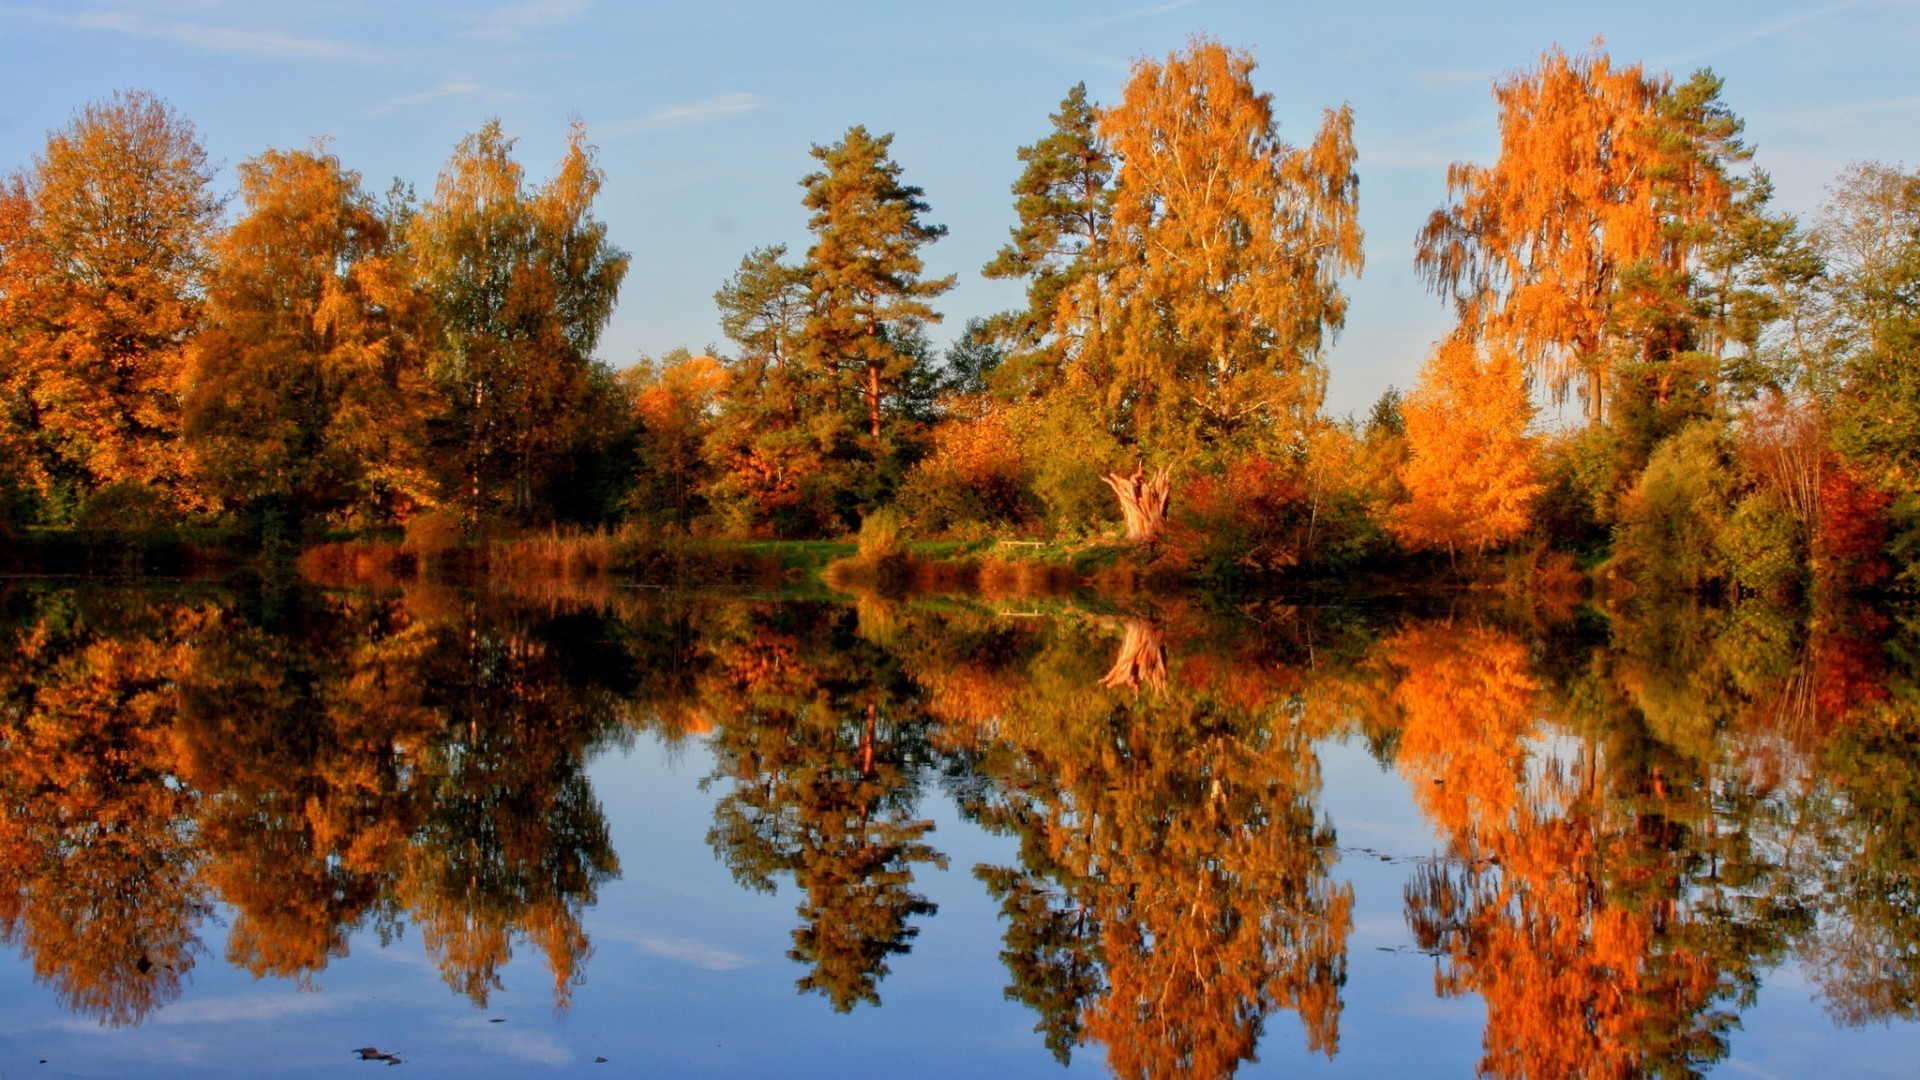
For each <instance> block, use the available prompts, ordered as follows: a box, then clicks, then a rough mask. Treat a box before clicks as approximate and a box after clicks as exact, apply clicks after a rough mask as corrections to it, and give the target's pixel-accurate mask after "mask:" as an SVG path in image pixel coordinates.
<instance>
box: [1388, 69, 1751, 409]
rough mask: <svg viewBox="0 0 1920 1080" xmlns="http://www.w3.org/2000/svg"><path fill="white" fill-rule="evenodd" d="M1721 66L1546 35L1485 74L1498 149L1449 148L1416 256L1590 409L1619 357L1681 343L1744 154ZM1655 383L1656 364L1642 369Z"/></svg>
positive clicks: (1658, 358)
mask: <svg viewBox="0 0 1920 1080" xmlns="http://www.w3.org/2000/svg"><path fill="white" fill-rule="evenodd" d="M1719 90H1720V81H1719V80H1718V79H1717V78H1715V77H1714V76H1713V75H1712V74H1711V73H1709V72H1705V71H1702V72H1699V73H1697V74H1695V75H1694V76H1693V77H1692V78H1691V79H1690V80H1689V81H1688V82H1686V83H1684V84H1682V85H1681V86H1678V87H1676V86H1674V85H1673V83H1672V80H1671V79H1670V78H1668V77H1666V76H1664V75H1654V74H1650V73H1648V72H1646V71H1645V70H1644V69H1642V68H1641V66H1640V65H1638V64H1632V65H1628V66H1625V67H1616V66H1614V64H1613V61H1612V60H1611V59H1610V58H1609V57H1608V56H1607V55H1606V54H1605V53H1604V52H1600V51H1597V50H1596V51H1594V52H1591V53H1585V54H1581V55H1577V56H1568V55H1567V54H1566V53H1564V52H1562V51H1560V50H1559V49H1558V48H1555V49H1551V50H1549V51H1548V52H1546V53H1545V54H1543V55H1542V56H1541V58H1540V63H1539V65H1538V67H1537V68H1536V69H1534V70H1532V71H1526V72H1518V73H1515V74H1513V75H1510V76H1508V77H1507V78H1505V79H1502V80H1501V81H1499V82H1498V83H1496V84H1495V86H1494V97H1495V99H1496V100H1497V101H1498V102H1499V104H1500V157H1499V159H1498V160H1497V161H1496V162H1495V163H1494V164H1493V165H1491V166H1478V165H1473V164H1469V163H1466V162H1456V163H1455V164H1454V165H1453V166H1452V167H1451V168H1450V169H1449V170H1448V173H1447V186H1448V189H1449V192H1450V196H1451V205H1449V206H1447V207H1445V208H1443V209H1441V210H1436V211H1435V212H1434V214H1433V216H1432V218H1431V219H1430V220H1429V221H1428V223H1427V225H1426V227H1425V228H1424V229H1423V230H1422V231H1421V234H1420V240H1419V249H1418V256H1417V261H1418V263H1419V266H1420V268H1421V270H1422V272H1423V273H1424V274H1425V275H1426V277H1427V280H1428V282H1429V284H1430V285H1431V286H1432V287H1434V288H1435V289H1436V290H1439V291H1442V292H1444V293H1446V294H1448V295H1449V296H1450V297H1451V298H1452V299H1453V301H1454V302H1455V304H1456V305H1457V306H1458V308H1459V312H1460V317H1461V320H1462V321H1463V323H1465V324H1466V325H1467V326H1469V327H1471V328H1472V329H1473V332H1474V333H1475V334H1476V335H1484V336H1486V337H1487V338H1489V339H1491V340H1494V341H1497V342H1499V343H1502V344H1503V345H1505V346H1506V347H1508V348H1510V349H1512V350H1514V351H1515V352H1516V353H1518V354H1519V356H1520V357H1521V359H1522V360H1523V361H1524V362H1525V363H1526V364H1527V365H1529V366H1530V367H1531V368H1532V369H1533V370H1534V371H1535V372H1536V374H1538V375H1539V376H1540V378H1541V380H1542V382H1543V383H1544V385H1545V386H1546V387H1547V388H1548V389H1549V390H1550V391H1551V392H1552V393H1553V394H1554V395H1555V397H1556V398H1557V399H1561V400H1564V398H1565V397H1566V395H1567V392H1568V390H1569V388H1570V387H1571V386H1572V385H1573V384H1574V383H1576V382H1578V383H1580V384H1582V385H1583V388H1584V404H1585V407H1586V411H1587V416H1588V418H1589V419H1590V420H1591V421H1594V422H1598V421H1599V420H1600V419H1601V418H1602V417H1603V416H1604V415H1605V410H1606V405H1607V402H1608V400H1609V398H1610V397H1611V396H1612V393H1613V380H1614V369H1615V368H1616V366H1617V365H1618V364H1620V363H1622V362H1626V361H1634V360H1638V361H1644V362H1665V361H1668V360H1671V359H1673V358H1674V356H1675V355H1677V354H1678V353H1680V352H1682V351H1685V350H1687V349H1691V348H1693V347H1695V338H1696V334H1695V329H1696V328H1695V326H1694V325H1693V322H1694V320H1693V316H1692V315H1691V314H1690V307H1691V304H1690V300H1689V296H1690V293H1691V292H1692V291H1693V289H1692V282H1691V280H1690V275H1691V273H1692V270H1693V269H1694V267H1695V263H1696V255H1697V254H1698V252H1699V250H1700V247H1701V244H1702V242H1703V240H1704V239H1705V238H1706V237H1707V236H1708V234H1709V233H1710V232H1711V231H1712V229H1713V227H1714V225H1715V224H1716V222H1717V221H1719V220H1720V219H1722V218H1723V217H1724V216H1725V215H1726V214H1727V212H1728V209H1729V207H1730V205H1731V201H1732V196H1733V194H1734V187H1735V182H1734V181H1733V179H1731V178H1730V177H1729V176H1728V173H1727V170H1728V168H1729V166H1730V165H1732V164H1733V163H1735V162H1738V161H1740V160H1743V159H1744V158H1745V157H1746V156H1747V151H1746V150H1745V148H1744V147H1743V146H1742V145H1741V144H1740V142H1739V141H1738V138H1737V136H1738V134H1739V130H1740V124H1739V121H1738V120H1736V119H1735V118H1734V117H1733V116H1732V115H1731V114H1730V113H1729V112H1728V111H1727V110H1726V108H1725V107H1724V106H1723V105H1722V104H1721V103H1720V101H1719V99H1718V94H1719ZM1656 378H1657V379H1658V380H1659V381H1661V383H1662V385H1664V380H1665V378H1666V376H1664V375H1663V376H1657V377H1656Z"/></svg>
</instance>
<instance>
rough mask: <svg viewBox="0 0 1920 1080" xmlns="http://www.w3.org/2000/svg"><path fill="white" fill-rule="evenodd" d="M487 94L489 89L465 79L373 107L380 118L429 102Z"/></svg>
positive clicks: (388, 100)
mask: <svg viewBox="0 0 1920 1080" xmlns="http://www.w3.org/2000/svg"><path fill="white" fill-rule="evenodd" d="M486 92H487V88H486V87H484V86H481V85H479V84H478V83H473V82H468V81H466V80H464V79H455V80H453V81H451V82H445V83H442V84H440V85H439V86H436V87H434V88H433V89H431V90H422V91H420V92H419V93H417V94H402V95H400V96H399V97H396V98H388V99H387V100H386V101H383V102H381V103H380V104H378V105H375V106H374V107H373V113H374V115H376V116H378V115H380V114H383V113H390V112H392V111H394V110H395V109H405V108H410V107H412V106H414V105H423V104H425V103H427V102H429V101H437V100H439V99H441V98H450V97H468V96H470V95H473V94H484V93H486Z"/></svg>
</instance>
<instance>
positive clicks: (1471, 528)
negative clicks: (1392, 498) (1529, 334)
mask: <svg viewBox="0 0 1920 1080" xmlns="http://www.w3.org/2000/svg"><path fill="white" fill-rule="evenodd" d="M1400 412H1401V414H1402V415H1403V417H1404V423H1405V431H1406V435H1405V438H1406V454H1407V457H1406V461H1405V463H1404V464H1403V465H1402V466H1401V467H1400V470H1399V476H1400V482H1401V484H1402V485H1403V486H1404V487H1405V489H1406V501H1405V502H1403V503H1401V504H1400V505H1399V506H1397V507H1395V508H1394V509H1393V511H1392V519H1391V522H1390V525H1391V528H1392V529H1393V531H1394V533H1395V534H1396V535H1398V536H1399V537H1400V539H1401V540H1402V541H1404V542H1406V543H1408V544H1410V545H1412V546H1414V547H1444V548H1446V549H1447V550H1448V551H1453V550H1455V549H1456V548H1459V547H1467V548H1471V549H1472V550H1474V551H1484V550H1486V549H1487V547H1489V546H1491V545H1494V544H1499V543H1502V542H1504V541H1507V540H1512V539H1514V538H1515V537H1517V536H1519V535H1520V534H1521V533H1523V532H1525V531H1526V530H1527V527H1528V525H1529V524H1530V523H1531V521H1532V503H1533V499H1534V496H1535V495H1536V494H1538V493H1539V491H1540V487H1541V485H1540V483H1539V480H1538V472H1537V468H1536V466H1535V463H1534V459H1535V456H1536V455H1535V447H1534V440H1533V439H1531V438H1530V437H1529V436H1528V434H1527V426H1528V424H1529V423H1530V422H1531V421H1532V419H1533V403H1532V401H1531V400H1529V398H1528V395H1527V386H1526V380H1525V378H1524V377H1523V376H1522V374H1521V371H1520V362H1519V359H1518V357H1516V356H1515V355H1514V354H1513V353H1512V352H1510V351H1508V350H1507V349H1505V348H1503V347H1501V346H1499V345H1488V346H1485V347H1481V346H1478V345H1475V344H1474V343H1473V342H1471V341H1467V340H1463V339H1461V338H1458V337H1455V338H1452V339H1449V340H1448V341H1446V342H1445V343H1444V344H1442V345H1441V346H1440V347H1439V348H1438V349H1436V350H1434V353H1433V355H1432V356H1431V357H1429V358H1428V360H1427V363H1426V366H1425V367H1424V368H1423V369H1422V370H1421V372H1420V381H1419V382H1418V383H1417V384H1416V385H1415V386H1414V390H1413V393H1411V394H1409V395H1407V397H1406V400H1405V401H1404V402H1403V403H1402V404H1401V406H1400Z"/></svg>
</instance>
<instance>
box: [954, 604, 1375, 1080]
mask: <svg viewBox="0 0 1920 1080" xmlns="http://www.w3.org/2000/svg"><path fill="white" fill-rule="evenodd" d="M1075 636H1077V635H1067V634H1061V635H1059V637H1060V638H1062V639H1066V640H1055V641H1051V642H1038V643H1035V645H1034V646H1033V647H1031V648H1030V649H1029V654H1028V655H1027V656H1026V657H1024V658H1022V660H1021V661H1020V663H1021V664H1022V666H1023V668H1024V671H1025V673H1026V675H1027V676H1028V689H1027V693H1026V694H1025V695H1024V696H1023V697H1022V698H1021V699H1020V700H1018V701H1017V702H1016V703H1014V704H1013V705H1012V707H1011V708H1009V709H1008V710H1007V711H1005V712H1002V713H998V714H995V715H970V716H969V715H952V716H947V717H943V719H946V720H948V721H949V723H950V724H952V725H953V726H954V728H955V732H954V733H953V735H952V736H951V737H953V738H955V740H956V741H962V740H964V739H966V736H965V735H964V734H962V733H963V732H966V731H971V732H972V733H973V735H972V738H971V745H970V746H969V750H970V752H971V753H973V754H975V755H977V759H978V768H979V769H980V770H981V771H983V772H985V773H986V774H987V776H986V777H985V780H986V783H985V784H983V785H982V786H981V788H980V790H977V791H975V792H972V793H970V794H968V795H967V796H966V797H965V799H964V802H965V806H966V809H967V810H968V811H969V813H970V814H972V815H973V816H974V817H976V818H977V819H978V820H980V821H981V822H982V823H983V824H985V825H986V826H987V827H989V828H991V829H994V830H996V831H1002V832H1007V833H1011V834H1013V835H1015V836H1017V837H1019V839H1020V843H1021V865H1020V866H1019V867H990V866H989V867H981V868H979V870H977V871H976V873H977V875H978V876H980V877H981V878H982V879H983V880H984V881H985V882H986V883H987V885H988V887H989V888H990V889H991V890H992V892H993V893H994V895H995V896H996V897H997V898H998V899H999V900H1000V902H1001V908H1002V912H1003V914H1004V915H1005V916H1006V918H1007V919H1008V923H1009V929H1008V934H1007V948H1006V950H1005V951H1004V952H1003V953H1002V956H1003V957H1004V958H1005V959H1006V961H1007V963H1008V967H1009V970H1010V972H1011V973H1012V975H1013V978H1014V984H1013V986H1011V987H1010V988H1009V994H1010V995H1012V996H1014V997H1017V998H1018V999H1020V1000H1022V1001H1025V1002H1026V1003H1028V1004H1029V1005H1031V1006H1033V1007H1034V1008H1035V1009H1036V1010H1038V1011H1039V1012H1040V1013H1041V1021H1040V1024H1039V1026H1038V1030H1040V1031H1042V1032H1043V1034H1044V1035H1045V1037H1046V1039H1047V1043H1048V1045H1049V1046H1050V1047H1051V1048H1052V1049H1053V1050H1054V1052H1055V1054H1056V1055H1057V1056H1060V1057H1062V1058H1063V1059H1064V1058H1065V1057H1066V1055H1067V1054H1068V1053H1069V1052H1070V1049H1071V1046H1072V1045H1073V1044H1075V1043H1077V1042H1079V1041H1081V1040H1082V1039H1083V1038H1091V1039H1094V1040H1096V1041H1098V1042H1101V1043H1103V1044H1105V1046H1106V1054H1107V1063H1108V1065H1109V1067H1111V1068H1112V1069H1113V1070H1114V1071H1115V1072H1116V1073H1118V1074H1120V1075H1123V1076H1162V1075H1181V1076H1186V1075H1194V1076H1220V1075H1225V1074H1228V1073H1231V1072H1232V1071H1234V1069H1236V1068H1237V1067H1238V1064H1239V1063H1240V1062H1242V1061H1247V1060H1252V1058H1253V1056H1254V1052H1255V1048H1256V1044H1257V1042H1258V1040H1259V1037H1260V1034H1261V1031H1262V1028H1263V1025H1264V1022H1265V1018H1266V1016H1267V1015H1268V1014H1269V1013H1271V1012H1272V1011H1274V1010H1276V1009H1290V1010H1294V1011H1297V1012H1298V1013H1299V1014H1300V1017H1301V1020H1302V1023H1303V1024H1304V1025H1305V1026H1306V1030H1307V1038H1308V1043H1309V1045H1310V1046H1312V1047H1313V1048H1315V1049H1318V1050H1321V1051H1323V1052H1325V1053H1328V1054H1332V1053H1333V1052H1334V1049H1335V1047H1336V1045H1337V1042H1338V1017H1339V1011H1340V999H1339V988H1340V986H1341V984H1342V983H1343V982H1344V979H1345V968H1346V957H1345V947H1346V937H1347V933H1348V931H1349V929H1350V926H1351V905H1352V895H1351V892H1350V890H1348V889H1347V888H1345V887H1343V886H1335V885H1334V884H1333V883H1332V882H1331V881H1329V880H1328V878H1327V866H1328V864H1329V863H1330V862H1331V850H1332V841H1333V837H1332V831H1331V829H1329V828H1328V827H1327V826H1325V825H1324V824H1323V823H1322V822H1320V821H1319V820H1318V819H1317V815H1316V813H1315V807H1314V795H1315V793H1316V792H1317V789H1318V784H1319V778H1318V772H1317V765H1316V759H1315V758H1314V756H1313V753H1312V748H1311V741H1312V738H1313V737H1314V735H1315V734H1317V733H1316V732H1312V731H1309V730H1308V728H1307V727H1306V725H1304V724H1302V723H1301V722H1300V717H1299V714H1298V712H1297V710H1295V709H1294V708H1293V707H1292V704H1293V697H1292V693H1291V690H1293V689H1297V687H1298V678H1297V676H1292V677H1290V676H1289V675H1288V674H1287V669H1286V668H1285V667H1284V666H1282V665H1279V664H1277V663H1276V661H1275V660H1274V658H1273V657H1270V656H1251V657H1235V656H1228V657H1226V658H1224V659H1222V658H1221V657H1213V658H1210V659H1208V660H1201V659H1199V658H1195V659H1194V660H1193V661H1192V662H1191V663H1190V664H1189V665H1187V666H1186V667H1185V668H1184V669H1181V670H1178V671H1177V672H1176V674H1177V675H1178V677H1177V678H1175V677H1169V678H1168V679H1167V681H1166V682H1165V684H1164V686H1165V690H1164V692H1155V693H1146V694H1141V695H1139V696H1135V695H1134V694H1132V693H1120V692H1113V691H1112V690H1111V689H1108V690H1104V691H1103V690H1089V688H1090V687H1092V686H1094V685H1095V684H1096V683H1098V682H1099V681H1100V674H1099V671H1098V670H1097V669H1096V668H1093V667H1092V666H1091V665H1092V663H1093V661H1090V660H1089V659H1088V658H1089V657H1091V656H1094V655H1097V653H1096V652H1095V651H1094V650H1093V649H1090V648H1088V647H1087V645H1086V643H1084V642H1082V641H1078V640H1073V638H1074V637H1075ZM1127 640H1128V641H1133V642H1135V643H1136V644H1142V643H1145V642H1144V638H1143V637H1142V636H1141V635H1138V634H1134V635H1132V636H1130V637H1129V638H1128V639H1127ZM1146 644H1149V645H1150V647H1151V648H1154V649H1158V648H1159V647H1161V646H1160V645H1159V643H1158V641H1157V640H1156V641H1155V642H1152V643H1146ZM1124 647H1125V646H1124V644H1123V648H1124ZM1076 658H1077V659H1076ZM929 659H930V660H932V661H933V665H932V671H930V672H928V673H927V674H926V675H925V676H924V677H926V678H928V679H930V680H932V681H934V682H937V683H943V684H945V683H951V682H953V681H954V676H953V675H952V674H951V673H949V672H947V671H944V670H941V661H940V660H939V658H937V657H930V658H929ZM957 659H958V658H956V657H953V656H951V655H949V656H948V657H947V660H946V662H948V663H951V662H954V661H956V660H957ZM916 674H921V673H920V672H916ZM1143 681H1144V680H1143ZM945 700H953V699H951V698H948V699H945Z"/></svg>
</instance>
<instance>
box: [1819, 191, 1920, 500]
mask: <svg viewBox="0 0 1920 1080" xmlns="http://www.w3.org/2000/svg"><path fill="white" fill-rule="evenodd" d="M1815 241H1816V243H1817V244H1818V247H1819V250H1820V251H1821V253H1822V254H1823V255H1824V256H1825V261H1826V266H1827V274H1828V278H1829V284H1830V288H1831V292H1832V300H1831V303H1832V322H1831V326H1830V338H1829V341H1828V344H1827V348H1828V349H1829V350H1830V351H1831V353H1832V354H1833V355H1834V356H1835V357H1836V358H1837V361H1838V364H1839V367H1840V372H1841V390H1840V393H1839V395H1838V398H1837V400H1836V401H1835V411H1836V413H1837V416H1836V424H1835V437H1836V441H1837V442H1838V443H1839V445H1840V447H1841V448H1842V450H1844V451H1845V452H1846V453H1847V455H1848V456H1849V457H1850V458H1852V459H1853V460H1855V461H1856V462H1858V463H1859V464H1860V465H1861V466H1862V467H1863V468H1864V469H1865V470H1866V471H1867V472H1868V474H1869V475H1870V476H1872V478H1873V479H1874V480H1875V481H1877V482H1878V483H1880V484H1881V485H1882V486H1883V487H1885V488H1886V489H1887V490H1889V491H1896V492H1908V493H1911V492H1914V491H1920V368H1917V366H1916V365H1915V363H1914V356H1915V354H1916V351H1917V350H1920V172H1905V171H1903V170H1901V169H1898V168H1896V167H1893V166H1889V165H1883V164H1877V163H1862V164H1857V165H1855V166H1853V167H1852V168H1850V169H1848V170H1847V171H1846V172H1845V173H1843V174H1842V175H1841V176H1840V178H1839V180H1838V181H1837V182H1836V184H1835V186H1834V188H1833V191H1832V198H1831V200H1830V201H1829V203H1828V205H1827V206H1826V208H1825V210H1824V211H1823V212H1822V214H1821V215H1820V218H1819V221H1818V222H1817V224H1816V226H1815Z"/></svg>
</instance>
